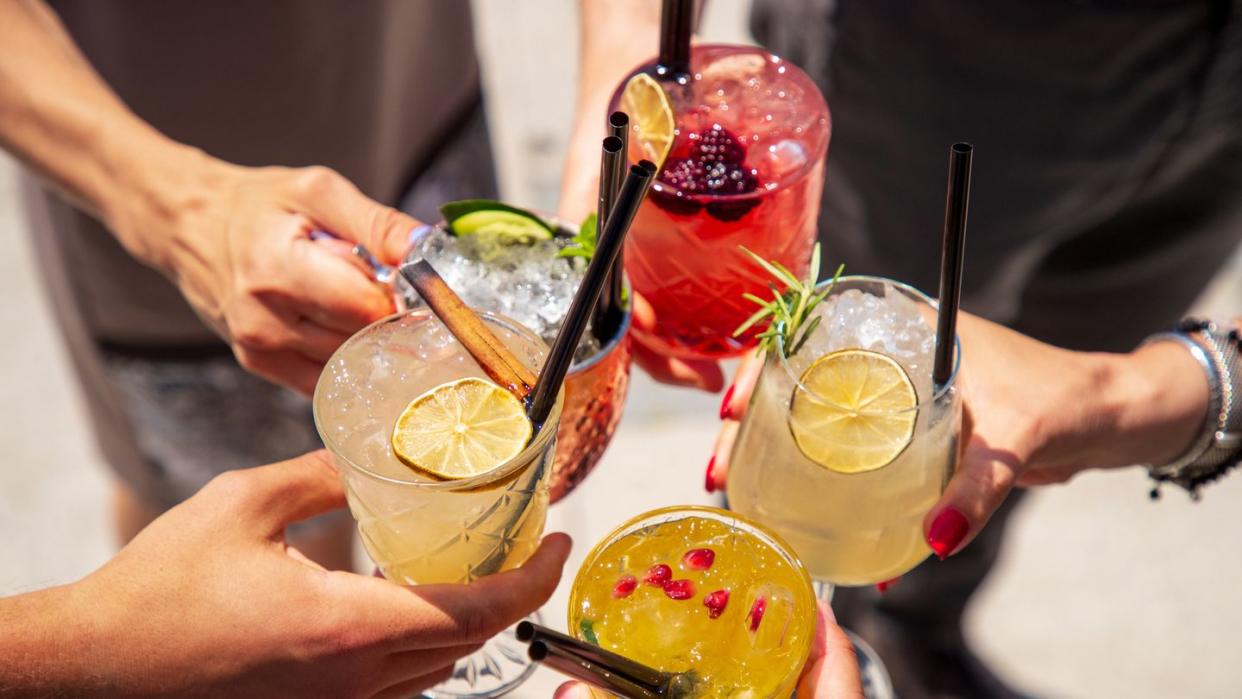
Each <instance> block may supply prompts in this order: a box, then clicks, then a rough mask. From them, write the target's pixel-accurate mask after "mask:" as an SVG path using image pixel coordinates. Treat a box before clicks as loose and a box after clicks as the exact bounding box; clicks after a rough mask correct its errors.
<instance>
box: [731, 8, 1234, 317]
mask: <svg viewBox="0 0 1242 699" xmlns="http://www.w3.org/2000/svg"><path fill="white" fill-rule="evenodd" d="M1238 14H1239V3H1237V2H1230V0H1218V1H1212V0H966V1H963V2H908V1H906V0H837V1H834V0H756V4H755V9H754V14H753V17H752V20H753V21H752V24H753V29H754V32H755V34H756V36H757V38H758V39H759V41H760V43H762V44H763V45H765V46H766V47H768V48H769V49H771V50H773V51H774V52H776V53H779V54H781V55H783V56H785V57H787V58H789V59H791V60H792V61H793V62H794V63H796V64H798V65H800V66H802V67H803V68H804V69H805V70H806V71H807V72H808V73H809V74H810V75H811V76H812V77H813V78H814V79H815V80H816V82H817V83H818V84H819V85H820V87H821V88H822V89H823V90H824V93H825V96H826V97H827V100H828V104H829V108H830V110H831V114H832V120H833V123H832V128H833V132H832V140H831V143H830V145H829V152H828V171H827V178H826V179H827V183H826V187H825V198H824V206H823V210H822V214H821V230H822V235H823V238H824V240H825V241H826V245H827V251H826V252H827V259H829V260H830V261H832V262H833V263H836V262H838V261H843V262H845V263H846V268H847V271H854V272H866V273H877V274H881V275H885V276H890V277H894V278H897V279H901V280H904V281H908V282H911V283H913V284H915V285H916V286H919V287H921V288H924V289H927V290H929V291H930V292H931V293H933V294H934V293H935V291H936V277H937V272H938V267H939V247H940V235H941V227H942V221H943V211H944V191H945V181H946V173H947V153H948V147H949V145H950V144H951V143H953V142H955V141H958V140H965V141H970V142H972V143H973V144H974V145H975V148H976V151H975V163H974V178H973V188H972V196H971V208H970V219H969V230H968V236H967V238H968V239H967V258H966V272H965V279H964V281H965V288H964V296H963V298H964V304H965V305H966V306H967V307H968V308H972V309H973V310H976V311H978V312H981V313H984V314H985V315H989V316H991V317H994V318H997V319H1000V320H1005V321H1010V322H1012V321H1015V320H1016V319H1017V318H1018V317H1019V316H1020V315H1022V314H1024V313H1045V314H1046V313H1050V312H1052V311H1053V310H1056V309H1051V308H1034V309H1032V308H1023V306H1024V305H1025V306H1028V307H1029V306H1031V305H1032V304H1036V305H1038V304H1039V303H1044V302H1042V301H1038V299H1034V297H1035V296H1038V294H1031V293H1029V292H1030V289H1031V288H1032V285H1035V284H1037V283H1038V280H1039V279H1041V278H1042V277H1048V278H1051V277H1050V276H1049V275H1052V276H1059V277H1063V278H1065V281H1063V282H1056V283H1057V284H1062V286H1068V285H1069V284H1083V285H1084V286H1095V287H1098V289H1097V290H1098V291H1100V292H1101V293H1103V292H1104V291H1107V290H1106V289H1105V287H1107V286H1110V285H1111V286H1112V288H1111V291H1110V293H1113V294H1114V295H1116V294H1120V293H1121V292H1122V291H1123V290H1124V289H1127V288H1132V287H1135V286H1137V285H1139V284H1140V282H1143V281H1144V280H1147V281H1150V282H1151V283H1153V284H1156V285H1159V284H1162V283H1163V282H1160V279H1161V276H1162V275H1167V274H1169V273H1170V272H1172V271H1174V270H1177V269H1180V270H1182V271H1186V269H1187V268H1189V267H1192V266H1193V267H1199V266H1203V265H1200V264H1196V262H1197V261H1198V260H1209V261H1210V260H1212V259H1217V262H1219V259H1223V257H1227V254H1228V250H1229V249H1230V248H1231V247H1232V245H1233V244H1235V243H1236V241H1237V240H1238V236H1239V235H1242V215H1239V203H1242V176H1240V174H1239V173H1242V160H1239V158H1238V156H1239V153H1242V150H1239V145H1240V144H1242V32H1240V29H1242V27H1240V26H1239V18H1238ZM1196 182H1198V184H1196ZM1178 206H1182V207H1184V208H1185V209H1187V210H1196V211H1198V212H1199V213H1200V214H1202V213H1203V212H1206V211H1216V212H1218V213H1220V214H1221V215H1218V216H1206V215H1197V216H1196V215H1186V216H1181V217H1179V216H1178V215H1176V211H1177V207H1178ZM1123 226H1124V228H1125V230H1124V231H1122V230H1120V228H1121V227H1123ZM1110 227H1113V228H1118V230H1105V229H1108V228H1110ZM1204 236H1206V237H1207V238H1211V239H1212V240H1213V241H1215V242H1213V243H1208V242H1205V238H1204ZM1086 239H1090V240H1092V241H1094V242H1093V243H1090V244H1088V243H1085V242H1083V241H1084V240H1086ZM1179 246H1181V248H1183V249H1179ZM1222 250H1223V251H1224V252H1223V254H1222V252H1221V251H1222ZM1214 268H1215V267H1212V268H1211V269H1214ZM1211 269H1208V270H1207V273H1208V274H1210V272H1211ZM1192 274H1193V273H1192ZM1122 276H1125V277H1126V284H1125V285H1122V284H1121V283H1120V281H1118V280H1119V278H1120V277H1122ZM1200 276H1201V275H1198V276H1194V280H1193V282H1194V283H1193V284H1192V285H1191V286H1194V285H1199V286H1201V285H1202V279H1200ZM1204 278H1206V277H1204ZM1175 291H1176V293H1172V292H1171V293H1170V296H1171V297H1174V296H1175V297H1177V298H1176V299H1171V302H1172V301H1176V303H1179V304H1180V303H1182V302H1181V300H1180V299H1181V297H1182V296H1185V295H1187V294H1190V293H1192V291H1193V290H1192V289H1190V288H1187V289H1186V290H1184V291H1183V290H1175ZM1126 293H1132V292H1126ZM1024 294H1025V295H1026V296H1027V297H1028V298H1027V299H1026V300H1025V301H1024V300H1023V298H1024ZM1052 296H1053V297H1056V296H1057V295H1056V294H1052ZM1085 297H1086V292H1085V291H1084V292H1083V293H1082V294H1079V295H1078V297H1075V296H1073V295H1070V296H1068V297H1067V298H1069V299H1073V298H1080V299H1085ZM1033 299H1034V300H1033ZM1051 304H1052V301H1051V300H1049V301H1048V302H1047V303H1044V305H1045V306H1050V305H1051ZM1114 305H1115V304H1114ZM1183 305H1184V304H1183ZM1089 306H1090V304H1086V303H1084V304H1081V305H1080V306H1079V307H1078V308H1062V309H1060V310H1061V311H1063V312H1064V313H1067V314H1072V313H1074V312H1075V311H1076V310H1081V311H1082V312H1083V313H1086V312H1088V311H1090V312H1092V313H1098V312H1099V310H1100V309H1098V308H1093V307H1089ZM1177 312H1181V311H1180V309H1179V310H1178V311H1177ZM1155 315H1161V314H1155ZM1165 315H1167V313H1166V314H1165ZM1067 322H1068V321H1067ZM1155 322H1159V321H1155ZM1149 329H1152V330H1154V329H1155V328H1154V327H1150V328H1149ZM1071 339H1072V338H1071Z"/></svg>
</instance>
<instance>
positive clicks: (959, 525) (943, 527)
mask: <svg viewBox="0 0 1242 699" xmlns="http://www.w3.org/2000/svg"><path fill="white" fill-rule="evenodd" d="M968 531H970V522H969V521H968V520H967V519H966V515H964V514H962V513H961V512H958V511H957V510H956V509H954V508H952V507H946V508H944V509H943V510H941V511H940V514H938V515H936V518H935V519H933V520H932V523H931V529H930V530H928V532H927V545H928V546H930V547H931V549H932V551H935V552H936V555H937V556H940V560H942V561H943V560H944V559H946V558H948V557H949V554H950V553H952V552H953V549H955V548H957V545H958V544H960V543H962V539H965V538H966V532H968Z"/></svg>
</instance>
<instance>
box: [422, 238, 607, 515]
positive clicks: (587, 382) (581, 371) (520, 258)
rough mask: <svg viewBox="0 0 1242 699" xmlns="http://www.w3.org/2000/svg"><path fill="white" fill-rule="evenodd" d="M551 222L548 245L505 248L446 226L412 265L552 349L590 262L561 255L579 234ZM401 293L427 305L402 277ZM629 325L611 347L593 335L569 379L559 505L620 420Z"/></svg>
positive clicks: (556, 487)
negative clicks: (421, 263)
mask: <svg viewBox="0 0 1242 699" xmlns="http://www.w3.org/2000/svg"><path fill="white" fill-rule="evenodd" d="M548 223H549V225H550V226H551V227H552V228H553V229H555V231H556V232H555V234H554V235H552V236H551V237H549V238H547V239H538V240H534V239H531V240H524V241H521V242H513V241H509V242H507V243H506V242H505V241H504V240H502V239H500V238H497V237H495V236H488V235H454V234H453V233H452V232H451V231H450V230H449V229H448V227H447V226H446V225H444V224H439V225H436V226H428V227H425V228H424V229H422V230H421V231H420V232H419V234H418V235H417V236H416V238H415V241H414V244H413V245H412V246H411V248H410V251H409V253H408V254H407V256H406V259H407V260H409V261H413V260H417V259H419V258H425V259H426V260H427V261H428V262H430V263H431V265H432V266H433V267H435V268H436V270H437V271H438V272H439V273H440V275H441V276H442V277H444V280H445V282H447V283H448V285H449V286H450V287H451V288H452V289H454V290H455V291H456V292H457V293H458V295H459V296H461V298H462V299H463V300H464V301H465V302H466V303H467V304H468V305H470V306H471V307H472V308H483V309H488V310H491V311H495V312H497V313H500V314H502V315H505V316H507V317H509V318H513V319H514V320H516V321H518V322H519V323H521V324H522V325H524V326H526V327H527V328H530V329H531V330H532V331H534V332H535V333H536V334H537V335H539V336H540V337H541V338H543V340H544V341H545V342H547V343H548V344H549V345H551V344H552V342H553V340H554V339H555V338H556V334H557V333H558V332H560V329H561V323H562V322H563V321H564V320H565V314H566V312H568V310H569V304H570V302H571V301H572V300H573V297H574V293H575V292H576V291H577V290H578V285H579V284H580V283H581V282H582V277H583V274H584V273H585V272H586V267H587V260H586V259H584V258H582V257H573V256H571V257H562V256H558V255H559V253H561V251H563V250H565V249H566V248H569V247H571V246H572V245H573V235H574V232H573V231H571V230H569V229H568V227H566V226H564V225H559V223H558V222H556V221H549V222H548ZM397 287H398V291H399V293H401V295H402V296H403V297H404V299H405V302H406V303H407V305H409V306H411V307H417V306H419V305H421V303H422V302H421V300H420V299H419V298H418V295H417V294H416V293H415V292H414V290H413V288H412V287H410V286H409V284H408V283H406V282H405V280H404V279H399V280H398V282H397ZM627 308H628V307H627ZM629 320H630V316H629V312H628V310H627V311H626V312H625V314H624V315H623V317H622V318H621V322H620V323H619V324H618V326H617V328H616V329H615V330H614V331H613V332H612V333H610V336H609V337H608V338H607V339H606V340H605V341H603V342H601V341H600V340H599V339H598V338H597V337H595V336H594V335H593V334H592V333H590V332H587V333H584V334H583V337H582V341H581V342H580V343H579V345H578V350H577V353H576V354H575V356H574V363H573V365H572V366H571V367H570V370H569V375H568V376H567V377H566V378H565V406H564V408H563V411H562V414H561V428H560V432H559V434H558V436H557V445H556V464H555V468H554V470H553V472H552V475H551V480H550V493H551V498H552V501H553V502H555V501H556V500H559V499H560V498H562V497H564V496H565V495H566V494H568V493H569V492H570V491H571V490H572V489H573V488H574V487H575V486H576V485H578V483H580V482H581V481H582V480H583V479H584V478H585V477H586V476H587V475H588V474H589V473H590V471H591V469H592V468H594V466H595V464H596V463H597V462H598V461H599V459H600V457H601V456H603V454H604V451H605V450H606V449H607V448H608V443H609V442H610V441H611V439H612V435H613V432H614V431H616V428H617V424H618V423H619V422H620V420H621V413H622V410H623V408H624V406H625V395H626V389H627V387H628V385H629V375H630V374H629V368H630V347H629V342H628V340H627V338H626V333H627V331H628V330H629Z"/></svg>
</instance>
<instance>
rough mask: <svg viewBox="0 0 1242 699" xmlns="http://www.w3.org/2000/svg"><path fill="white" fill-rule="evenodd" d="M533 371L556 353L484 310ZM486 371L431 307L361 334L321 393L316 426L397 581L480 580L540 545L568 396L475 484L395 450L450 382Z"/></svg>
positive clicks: (379, 561)
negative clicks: (407, 418)
mask: <svg viewBox="0 0 1242 699" xmlns="http://www.w3.org/2000/svg"><path fill="white" fill-rule="evenodd" d="M478 315H479V316H480V318H481V319H482V320H483V322H484V323H485V324H486V325H487V327H488V328H489V329H490V330H491V331H492V332H493V333H494V334H495V335H496V337H497V338H499V339H500V340H501V341H502V342H504V343H505V345H506V346H507V347H508V348H509V349H510V350H511V351H512V352H513V354H514V355H515V356H516V357H517V358H518V359H520V360H521V361H522V362H523V363H525V364H526V365H527V366H528V367H538V366H539V365H540V363H541V362H542V360H543V356H544V354H545V353H546V351H547V347H546V346H545V345H544V343H543V341H542V340H540V339H539V338H538V337H537V336H535V335H534V334H533V333H531V332H529V331H528V330H526V329H525V328H523V327H522V326H520V325H518V324H517V323H514V322H512V321H509V320H507V319H505V318H503V317H501V316H497V315H493V314H487V313H479V314H478ZM485 376H486V374H485V373H484V372H483V370H482V369H481V368H480V367H479V365H478V364H477V363H476V362H475V360H474V359H473V358H472V357H471V356H470V355H469V353H468V352H466V350H465V348H463V347H462V346H461V345H460V344H459V343H458V342H457V340H456V339H455V338H454V337H453V336H452V334H451V333H450V332H449V331H448V329H447V328H445V327H444V325H443V324H442V323H441V322H440V321H439V319H437V318H436V317H435V316H434V315H433V314H432V313H431V312H430V311H428V310H425V309H424V310H417V311H408V312H406V313H401V314H398V315H395V316H392V317H389V318H386V319H384V320H381V321H379V322H377V323H374V324H372V325H370V326H368V327H367V328H365V329H363V330H361V331H359V332H358V334H356V335H354V336H353V337H352V338H350V339H349V340H348V341H347V342H346V343H345V344H344V345H342V346H341V348H340V349H339V350H337V352H336V354H334V355H333V356H332V358H331V359H330V360H329V361H328V364H327V366H326V367H325V368H324V372H323V374H322V376H321V377H320V379H319V384H318V386H317V387H316V390H315V399H314V411H315V422H316V425H317V426H318V428H319V434H320V437H321V438H322V439H323V442H324V444H325V445H326V446H327V447H328V449H329V450H331V451H332V454H333V456H334V458H335V460H336V463H337V466H338V468H339V469H340V471H341V474H342V477H343V478H344V481H345V486H346V492H347V494H348V497H349V507H350V510H351V511H352V513H353V515H354V518H355V519H356V520H357V521H358V530H359V532H360V533H361V535H362V540H363V543H364V545H365V546H366V548H367V552H368V553H370V555H371V558H372V560H374V561H375V563H376V565H378V566H379V568H380V570H381V571H383V573H384V576H385V577H387V578H388V579H390V580H393V581H396V582H401V583H407V584H415V583H420V584H421V583H448V582H469V581H471V580H474V579H476V578H479V577H482V576H484V575H490V574H492V573H497V572H500V571H502V570H507V569H510V568H514V567H517V566H518V565H521V563H522V562H523V561H525V560H526V559H527V558H528V557H529V556H530V554H531V553H533V552H534V550H535V548H536V547H537V546H538V545H539V540H540V537H541V535H542V533H543V525H544V520H545V517H546V514H547V509H548V474H549V473H550V469H551V459H552V454H553V446H554V444H555V435H556V430H557V425H558V422H559V419H560V401H559V400H558V402H557V405H556V407H555V408H553V411H552V413H551V415H550V416H549V417H548V419H547V420H546V421H545V422H544V424H543V425H542V426H540V428H539V429H538V431H537V432H536V433H535V435H534V438H533V439H532V440H531V441H530V443H529V444H528V445H527V446H526V448H525V449H523V450H522V451H521V453H519V454H518V455H517V456H515V457H513V458H512V459H510V460H509V461H507V462H505V463H503V464H501V465H499V466H497V467H496V468H494V469H492V470H489V471H487V472H486V473H483V474H481V475H478V476H475V477H471V478H461V479H456V480H440V479H437V478H435V477H434V476H432V475H430V474H427V473H423V472H419V471H418V470H416V469H412V468H410V467H409V466H407V465H406V464H404V463H402V462H401V460H399V459H398V458H397V456H396V455H395V454H394V452H393V448H392V435H393V430H394V425H395V423H396V422H397V419H398V416H400V415H401V413H402V411H403V410H405V409H406V407H407V406H408V405H409V404H410V402H411V401H412V400H414V399H415V398H417V397H419V396H420V395H423V394H425V393H426V392H427V391H429V390H431V389H434V388H435V387H437V386H441V385H443V384H446V383H448V382H452V381H455V380H458V379H463V378H467V377H485Z"/></svg>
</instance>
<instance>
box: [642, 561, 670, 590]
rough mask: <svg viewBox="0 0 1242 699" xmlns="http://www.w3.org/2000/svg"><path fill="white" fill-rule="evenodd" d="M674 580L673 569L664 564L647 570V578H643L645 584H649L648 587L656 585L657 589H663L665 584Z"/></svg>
mask: <svg viewBox="0 0 1242 699" xmlns="http://www.w3.org/2000/svg"><path fill="white" fill-rule="evenodd" d="M672 579H673V569H672V568H669V567H668V566H666V565H664V564H663V563H658V564H656V565H653V566H651V567H650V568H648V569H647V577H645V578H643V582H645V583H647V584H648V585H655V586H656V587H661V586H663V585H664V583H666V582H668V581H669V580H672Z"/></svg>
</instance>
